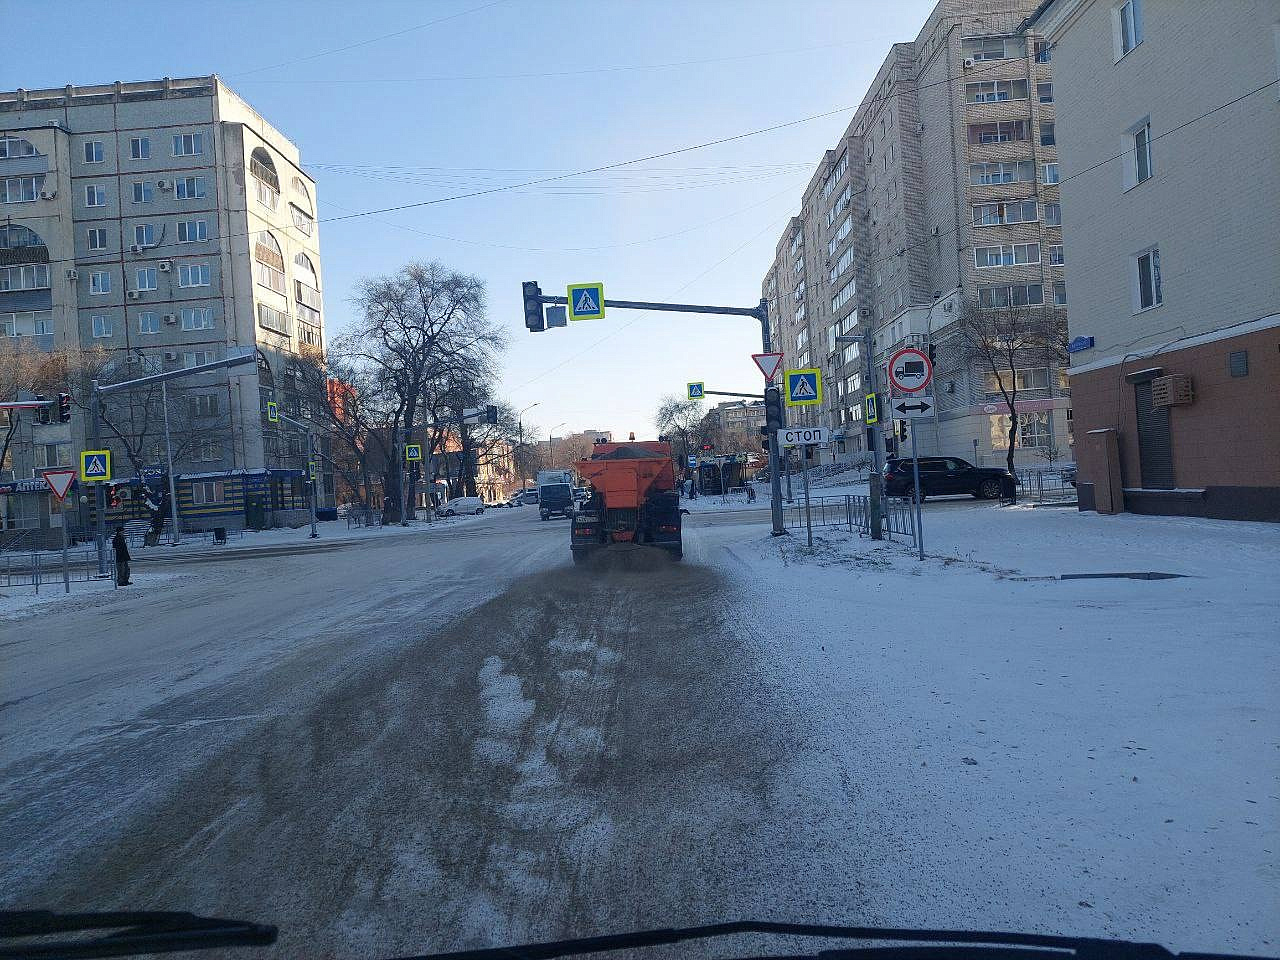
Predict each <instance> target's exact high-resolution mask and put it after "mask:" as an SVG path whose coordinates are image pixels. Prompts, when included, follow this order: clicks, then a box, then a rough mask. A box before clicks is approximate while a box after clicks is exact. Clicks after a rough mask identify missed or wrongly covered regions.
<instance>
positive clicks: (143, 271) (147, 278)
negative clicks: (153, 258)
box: [134, 267, 156, 290]
mask: <svg viewBox="0 0 1280 960" xmlns="http://www.w3.org/2000/svg"><path fill="white" fill-rule="evenodd" d="M136 279H137V283H136V284H135V285H134V289H135V290H154V289H155V288H156V268H155V267H139V268H138V273H137V278H136Z"/></svg>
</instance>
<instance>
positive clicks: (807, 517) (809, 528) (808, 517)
mask: <svg viewBox="0 0 1280 960" xmlns="http://www.w3.org/2000/svg"><path fill="white" fill-rule="evenodd" d="M806 450H807V448H806ZM804 528H805V532H806V533H807V534H808V537H809V549H810V550H812V549H813V515H812V514H811V513H810V512H809V471H808V470H805V472H804Z"/></svg>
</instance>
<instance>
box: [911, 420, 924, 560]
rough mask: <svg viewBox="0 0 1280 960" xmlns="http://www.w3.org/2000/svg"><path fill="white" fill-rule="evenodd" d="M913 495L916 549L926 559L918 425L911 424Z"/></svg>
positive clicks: (921, 557)
mask: <svg viewBox="0 0 1280 960" xmlns="http://www.w3.org/2000/svg"><path fill="white" fill-rule="evenodd" d="M911 487H912V490H911V495H912V498H913V499H914V500H915V502H916V549H917V551H918V552H919V555H920V559H921V560H923V559H924V525H923V524H922V523H921V522H920V457H919V455H918V454H917V453H916V426H915V424H914V423H913V424H912V425H911Z"/></svg>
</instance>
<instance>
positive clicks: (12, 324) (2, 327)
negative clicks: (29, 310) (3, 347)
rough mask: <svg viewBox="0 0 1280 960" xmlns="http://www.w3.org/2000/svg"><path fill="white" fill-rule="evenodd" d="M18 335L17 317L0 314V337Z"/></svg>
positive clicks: (13, 314) (11, 314) (15, 315)
mask: <svg viewBox="0 0 1280 960" xmlns="http://www.w3.org/2000/svg"><path fill="white" fill-rule="evenodd" d="M17 335H18V315H17V314H16V313H0V337H16V336H17Z"/></svg>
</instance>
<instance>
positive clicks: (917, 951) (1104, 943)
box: [400, 920, 1260, 960]
mask: <svg viewBox="0 0 1280 960" xmlns="http://www.w3.org/2000/svg"><path fill="white" fill-rule="evenodd" d="M743 933H764V934H773V935H779V936H793V937H819V938H829V939H836V940H866V941H885V940H890V941H899V942H902V943H904V944H922V943H925V944H940V945H941V944H946V946H926V947H922V946H889V947H883V946H876V947H851V948H844V949H839V950H822V951H819V952H818V953H815V954H804V955H799V956H797V955H788V956H767V957H764V956H762V957H754V958H750V960H854V958H857V960H937V958H940V957H946V958H947V960H990V958H992V957H997V958H1000V960H1060V958H1065V960H1072V958H1074V960H1172V958H1175V957H1176V958H1179V960H1260V958H1244V957H1240V956H1238V955H1234V954H1224V953H1173V952H1172V951H1170V950H1168V949H1166V948H1165V947H1162V946H1160V944H1158V943H1135V942H1133V941H1128V940H1102V939H1095V938H1091V937H1056V936H1051V935H1047V934H1038V933H995V932H989V931H975V930H908V929H901V928H892V927H835V926H824V925H818V924H809V923H771V922H769V921H764V920H737V921H733V922H731V923H714V924H709V925H707V926H701V927H679V928H671V929H661V930H639V931H636V932H634V933H617V934H609V935H606V936H601V937H584V938H581V939H577V940H556V941H552V942H550V943H529V944H524V945H522V946H512V947H488V948H484V949H479V950H460V951H455V952H452V953H430V954H422V955H420V956H416V957H402V958H400V960H551V958H553V957H572V956H580V955H582V954H586V953H605V952H608V951H610V950H630V949H634V948H636V947H656V946H662V945H664V944H673V943H682V942H684V941H687V940H708V939H712V938H714V937H726V936H731V935H734V934H743ZM743 960H746V958H743Z"/></svg>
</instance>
